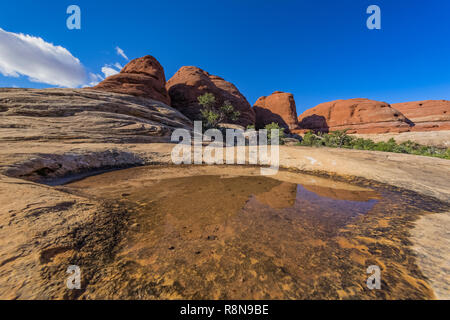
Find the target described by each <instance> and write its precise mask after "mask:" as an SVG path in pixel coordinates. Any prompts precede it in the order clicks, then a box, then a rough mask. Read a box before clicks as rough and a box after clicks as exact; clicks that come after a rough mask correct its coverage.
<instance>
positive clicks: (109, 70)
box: [102, 65, 120, 78]
mask: <svg viewBox="0 0 450 320" xmlns="http://www.w3.org/2000/svg"><path fill="white" fill-rule="evenodd" d="M102 72H103V74H104V75H105V78H108V77H110V76H113V75H115V74H118V73H119V72H120V70H117V69H114V68H113V66H111V65H105V66H104V67H103V68H102Z"/></svg>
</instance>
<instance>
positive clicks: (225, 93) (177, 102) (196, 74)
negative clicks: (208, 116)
mask: <svg viewBox="0 0 450 320" xmlns="http://www.w3.org/2000/svg"><path fill="white" fill-rule="evenodd" d="M166 88H167V91H168V92H169V95H170V98H171V101H172V107H174V108H176V109H177V110H179V111H180V112H182V113H183V114H184V115H186V116H187V117H188V118H189V119H191V120H199V119H200V110H201V106H200V105H199V103H198V100H197V98H198V97H199V96H201V95H202V94H205V93H212V94H213V95H214V96H215V97H216V100H217V102H218V103H223V102H225V101H229V102H230V103H231V104H232V105H233V107H234V109H235V110H237V111H239V112H240V113H241V115H240V117H239V119H238V120H237V121H235V123H236V124H239V125H242V126H248V125H251V124H254V123H255V113H254V111H253V109H252V108H251V106H250V104H249V103H248V101H247V99H246V98H245V97H244V96H243V95H242V94H241V93H240V92H239V90H238V89H237V88H236V86H234V85H233V84H232V83H230V82H228V81H225V80H224V79H222V78H220V77H218V76H214V75H210V74H209V73H208V72H206V71H204V70H202V69H200V68H197V67H182V68H181V69H180V70H178V72H177V73H175V75H174V76H173V77H172V78H171V79H170V80H169V81H168V82H167V85H166Z"/></svg>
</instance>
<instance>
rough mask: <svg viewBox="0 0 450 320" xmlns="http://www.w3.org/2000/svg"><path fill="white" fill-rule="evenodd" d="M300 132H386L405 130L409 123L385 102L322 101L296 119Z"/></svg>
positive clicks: (364, 100) (360, 100) (354, 100)
mask: <svg viewBox="0 0 450 320" xmlns="http://www.w3.org/2000/svg"><path fill="white" fill-rule="evenodd" d="M298 121H299V127H300V129H304V130H314V131H321V132H330V131H336V130H345V129H349V131H348V133H361V134H364V133H388V132H396V133H399V132H406V131H409V130H410V128H411V126H412V123H411V121H409V120H408V119H407V118H406V117H405V116H404V115H403V114H402V113H401V112H399V111H397V110H395V109H394V108H392V107H391V106H390V105H389V104H387V103H385V102H379V101H374V100H369V99H350V100H337V101H331V102H325V103H322V104H319V105H318V106H316V107H314V108H312V109H309V110H307V111H305V112H304V113H303V114H302V115H300V117H299V118H298Z"/></svg>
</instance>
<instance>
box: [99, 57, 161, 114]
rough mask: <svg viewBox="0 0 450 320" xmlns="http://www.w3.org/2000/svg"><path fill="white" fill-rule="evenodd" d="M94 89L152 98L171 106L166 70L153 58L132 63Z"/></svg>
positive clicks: (144, 58) (139, 59)
mask: <svg viewBox="0 0 450 320" xmlns="http://www.w3.org/2000/svg"><path fill="white" fill-rule="evenodd" d="M92 89H95V90H102V91H108V92H115V93H123V94H130V95H133V96H139V97H144V98H150V99H153V100H157V101H161V102H163V103H165V104H166V105H170V98H169V95H168V93H167V90H166V76H165V74H164V69H163V67H162V66H161V65H160V64H159V62H158V60H156V59H155V58H154V57H152V56H145V57H142V58H138V59H135V60H133V61H131V62H130V63H128V64H127V65H126V66H125V67H124V68H123V69H122V71H121V72H120V73H118V74H116V75H113V76H110V77H108V78H106V79H105V80H104V81H102V82H100V83H99V84H98V85H97V86H95V87H93V88H92Z"/></svg>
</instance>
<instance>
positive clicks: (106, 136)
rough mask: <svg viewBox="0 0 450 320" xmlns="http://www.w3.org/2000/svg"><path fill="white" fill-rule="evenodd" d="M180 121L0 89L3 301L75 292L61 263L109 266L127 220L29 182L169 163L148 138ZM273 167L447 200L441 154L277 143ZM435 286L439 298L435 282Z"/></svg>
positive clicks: (104, 100) (153, 112)
mask: <svg viewBox="0 0 450 320" xmlns="http://www.w3.org/2000/svg"><path fill="white" fill-rule="evenodd" d="M180 127H184V128H188V129H189V128H191V121H190V120H189V119H187V118H186V117H185V116H183V115H182V114H181V113H179V112H178V111H177V110H175V109H172V108H171V107H168V106H166V105H164V104H163V103H160V102H157V101H154V100H150V99H144V98H139V97H135V96H130V95H122V94H116V93H108V92H103V91H94V90H72V89H52V90H24V89H0V298H3V299H31V298H39V299H50V298H60V299H63V298H76V297H77V295H76V294H82V292H79V293H76V292H73V291H70V290H67V289H66V287H65V283H64V281H65V280H66V279H67V277H68V275H67V274H66V270H67V265H65V264H62V263H61V261H66V260H67V259H68V257H72V256H75V257H76V259H75V260H74V261H72V262H73V263H74V264H78V263H80V264H81V263H83V261H89V262H92V261H95V262H96V263H98V264H99V265H106V264H107V263H108V261H110V260H111V259H112V258H111V257H112V255H113V254H114V247H115V242H114V241H115V239H117V238H118V237H120V232H121V224H122V223H123V221H125V219H124V216H126V214H127V212H125V211H124V210H122V209H121V208H122V207H121V205H120V203H109V202H108V203H105V202H103V201H101V200H96V199H88V198H86V197H84V196H82V195H80V194H73V193H68V192H67V190H65V189H64V187H49V186H46V185H42V184H38V183H36V182H39V181H43V180H47V179H56V178H61V177H63V176H65V175H67V174H80V173H84V172H86V171H89V170H94V169H104V168H113V167H114V168H117V167H124V166H130V165H143V164H147V165H151V164H171V152H172V149H173V147H174V145H173V144H166V143H148V142H157V141H168V140H169V139H170V134H171V132H172V130H173V129H174V128H180ZM224 154H226V152H224ZM280 165H281V166H282V167H285V168H291V169H295V170H302V171H306V172H316V173H327V174H330V175H338V176H340V177H347V178H349V179H350V177H352V176H357V177H363V178H366V179H372V180H376V181H379V182H383V183H387V184H390V185H393V186H398V187H402V188H406V189H409V190H413V191H416V192H417V193H419V194H421V195H425V196H432V197H435V198H437V199H440V200H442V201H446V202H450V189H449V188H448V177H449V175H450V161H448V160H443V159H437V158H428V157H421V156H413V155H404V154H392V153H383V152H373V151H358V150H339V149H327V148H322V149H315V148H307V147H281V148H280ZM283 193H284V191H283ZM287 204H289V203H288V202H287ZM280 205H281V204H280ZM283 205H284V204H283ZM426 227H427V228H429V229H428V231H427V233H434V232H437V233H439V234H444V233H442V230H441V231H439V230H438V229H439V228H441V229H442V228H444V229H445V228H446V230H448V225H447V224H442V223H440V224H437V225H435V224H433V226H431V227H430V226H429V225H428V224H426ZM420 228H421V227H419V229H420ZM436 228H438V229H436ZM436 230H437V231H436ZM438 241H444V237H441V238H440V240H439V239H438ZM414 243H415V245H416V246H417V249H416V250H418V251H420V250H421V251H420V252H421V254H422V255H423V259H422V261H425V263H426V261H427V259H428V257H431V256H432V257H433V259H428V260H429V261H441V260H442V259H441V258H442V257H438V256H436V252H433V251H432V249H430V248H432V247H430V246H429V245H428V244H426V243H427V240H426V239H425V238H424V237H422V236H420V230H419V233H418V236H417V239H416V240H415V242H414ZM424 246H426V248H425V247H424ZM435 247H436V248H437V247H439V248H441V247H442V248H444V247H445V246H440V245H439V243H437V244H436V246H435ZM430 250H431V251H430ZM436 259H437V260H436ZM439 259H440V260H439ZM430 268H431V269H430ZM433 268H434V269H433ZM426 270H429V271H427V272H424V274H425V276H427V278H429V279H430V281H431V282H432V283H437V282H438V281H439V276H441V275H442V273H441V272H439V271H436V267H433V266H432V265H429V264H428V265H427V266H426ZM94 271H95V270H94ZM96 272H102V271H101V269H100V270H97V271H96ZM96 272H94V273H88V274H84V276H83V279H87V281H88V280H89V279H90V278H92V277H95V276H96V274H97V273H96ZM436 288H437V289H436V290H440V291H436V292H438V293H439V292H440V294H442V290H443V289H442V287H436Z"/></svg>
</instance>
